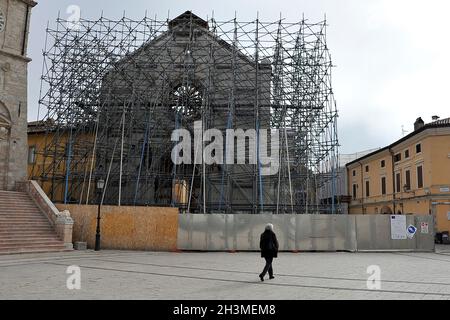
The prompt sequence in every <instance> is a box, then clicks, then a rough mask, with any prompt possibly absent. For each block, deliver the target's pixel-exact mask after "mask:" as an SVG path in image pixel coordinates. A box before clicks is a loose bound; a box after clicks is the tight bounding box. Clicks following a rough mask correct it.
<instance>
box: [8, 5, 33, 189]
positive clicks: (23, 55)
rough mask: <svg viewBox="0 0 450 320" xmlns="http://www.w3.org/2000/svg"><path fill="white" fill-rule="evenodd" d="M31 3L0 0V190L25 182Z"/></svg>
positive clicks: (13, 187) (12, 187)
mask: <svg viewBox="0 0 450 320" xmlns="http://www.w3.org/2000/svg"><path fill="white" fill-rule="evenodd" d="M36 4H37V3H36V2H34V1H32V0H0V190H14V189H15V187H16V182H20V181H25V180H26V179H27V158H28V157H27V156H28V147H27V67H28V63H29V62H30V61H31V59H30V58H28V57H27V42H28V32H29V26H30V16H31V9H32V8H33V7H34V6H35V5H36Z"/></svg>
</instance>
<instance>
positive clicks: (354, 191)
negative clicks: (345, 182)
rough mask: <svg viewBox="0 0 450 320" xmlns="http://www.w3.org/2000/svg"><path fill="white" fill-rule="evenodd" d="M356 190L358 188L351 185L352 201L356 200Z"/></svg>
mask: <svg viewBox="0 0 450 320" xmlns="http://www.w3.org/2000/svg"><path fill="white" fill-rule="evenodd" d="M356 188H358V185H356V184H354V185H353V200H354V199H356Z"/></svg>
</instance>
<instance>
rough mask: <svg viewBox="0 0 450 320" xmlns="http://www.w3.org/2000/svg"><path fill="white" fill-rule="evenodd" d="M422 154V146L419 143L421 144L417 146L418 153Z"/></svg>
mask: <svg viewBox="0 0 450 320" xmlns="http://www.w3.org/2000/svg"><path fill="white" fill-rule="evenodd" d="M421 152H422V145H421V144H420V143H419V144H416V153H421Z"/></svg>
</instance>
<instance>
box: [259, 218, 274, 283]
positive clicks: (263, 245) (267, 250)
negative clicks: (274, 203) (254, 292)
mask: <svg viewBox="0 0 450 320" xmlns="http://www.w3.org/2000/svg"><path fill="white" fill-rule="evenodd" d="M259 248H260V249H261V257H262V258H264V259H266V265H265V266H264V269H263V272H262V273H261V274H260V275H259V278H260V279H261V281H264V276H265V275H266V273H267V272H269V279H273V278H275V277H274V276H273V268H272V262H273V258H277V257H278V240H277V236H276V234H275V232H273V224H271V223H269V224H267V225H266V229H265V231H264V232H263V233H262V234H261V239H260V241H259Z"/></svg>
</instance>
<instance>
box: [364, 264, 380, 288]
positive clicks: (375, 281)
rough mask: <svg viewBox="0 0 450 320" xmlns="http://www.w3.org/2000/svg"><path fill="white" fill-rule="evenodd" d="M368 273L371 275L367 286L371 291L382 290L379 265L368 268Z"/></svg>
mask: <svg viewBox="0 0 450 320" xmlns="http://www.w3.org/2000/svg"><path fill="white" fill-rule="evenodd" d="M366 272H367V273H368V274H370V276H369V277H368V278H367V281H366V285H367V289H369V290H381V268H380V266H377V265H371V266H368V267H367V270H366Z"/></svg>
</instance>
